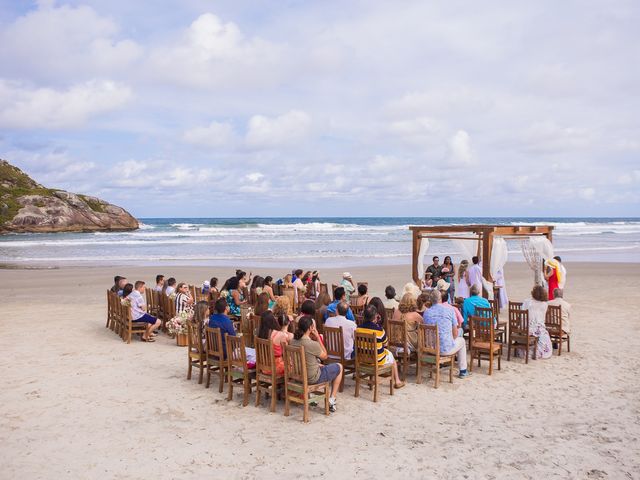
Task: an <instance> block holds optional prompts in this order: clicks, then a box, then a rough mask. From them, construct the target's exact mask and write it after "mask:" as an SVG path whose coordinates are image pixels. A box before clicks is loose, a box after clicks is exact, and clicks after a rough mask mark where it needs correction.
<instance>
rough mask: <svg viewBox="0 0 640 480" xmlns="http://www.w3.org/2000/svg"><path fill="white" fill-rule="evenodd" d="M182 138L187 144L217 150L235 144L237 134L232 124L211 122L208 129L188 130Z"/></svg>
mask: <svg viewBox="0 0 640 480" xmlns="http://www.w3.org/2000/svg"><path fill="white" fill-rule="evenodd" d="M182 138H183V140H184V141H185V142H187V143H191V144H194V145H201V146H204V147H211V148H215V147H222V146H225V145H228V144H231V143H233V142H234V141H235V138H236V134H235V132H234V130H233V125H231V124H230V123H226V122H211V123H210V124H209V125H207V126H206V127H196V128H192V129H191V130H187V131H186V132H185V133H184V135H183V136H182Z"/></svg>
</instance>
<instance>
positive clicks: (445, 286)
mask: <svg viewBox="0 0 640 480" xmlns="http://www.w3.org/2000/svg"><path fill="white" fill-rule="evenodd" d="M450 286H451V284H449V283H448V282H445V281H444V279H442V278H441V279H440V280H438V283H436V288H437V289H438V290H440V291H441V292H446V291H447V290H449V287H450Z"/></svg>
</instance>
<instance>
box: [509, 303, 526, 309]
mask: <svg viewBox="0 0 640 480" xmlns="http://www.w3.org/2000/svg"><path fill="white" fill-rule="evenodd" d="M522 305H523V303H522V302H509V310H522Z"/></svg>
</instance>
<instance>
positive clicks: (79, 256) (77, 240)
mask: <svg viewBox="0 0 640 480" xmlns="http://www.w3.org/2000/svg"><path fill="white" fill-rule="evenodd" d="M140 220H141V222H142V225H141V228H140V229H139V230H137V231H133V232H108V233H59V234H10V235H4V236H1V237H0V263H1V264H5V265H6V264H10V265H19V266H40V267H42V266H45V267H56V266H64V265H103V266H104V265H203V266H208V265H212V266H238V267H244V266H255V267H270V266H278V267H284V268H293V267H300V268H314V267H326V268H334V267H335V268H340V267H348V266H365V265H405V264H410V263H411V234H410V231H409V229H408V228H407V227H408V226H409V225H464V224H473V223H485V224H487V223H488V224H504V225H528V224H531V225H538V224H552V225H554V226H555V227H556V229H555V231H554V238H553V240H554V246H555V252H556V254H558V255H560V256H562V257H563V261H564V262H571V261H595V262H633V263H637V262H640V218H432V217H403V218H401V217H393V218H390V217H383V218H353V217H349V218H143V219H140ZM508 247H509V260H510V261H523V258H522V254H521V248H520V241H518V240H510V241H508ZM459 253H460V252H459V251H457V249H456V248H455V246H454V245H453V243H452V242H450V241H447V240H432V241H431V246H430V249H429V252H428V253H427V257H428V258H430V257H431V256H432V255H440V256H441V257H442V256H444V255H451V256H452V257H453V259H454V262H457V261H458V259H457V256H458V254H459ZM426 263H430V262H425V264H426Z"/></svg>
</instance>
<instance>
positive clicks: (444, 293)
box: [440, 290, 449, 303]
mask: <svg viewBox="0 0 640 480" xmlns="http://www.w3.org/2000/svg"><path fill="white" fill-rule="evenodd" d="M440 296H441V297H442V303H447V302H448V301H449V290H440Z"/></svg>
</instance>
